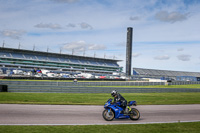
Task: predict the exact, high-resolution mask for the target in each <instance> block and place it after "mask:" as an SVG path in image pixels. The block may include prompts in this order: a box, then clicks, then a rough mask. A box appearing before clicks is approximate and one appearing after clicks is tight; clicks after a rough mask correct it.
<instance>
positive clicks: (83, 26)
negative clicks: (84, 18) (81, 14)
mask: <svg viewBox="0 0 200 133" xmlns="http://www.w3.org/2000/svg"><path fill="white" fill-rule="evenodd" d="M79 25H80V27H81V28H82V29H93V27H92V26H91V25H89V24H87V23H85V22H82V23H80V24H79Z"/></svg>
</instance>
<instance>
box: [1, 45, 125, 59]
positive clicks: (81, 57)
mask: <svg viewBox="0 0 200 133" xmlns="http://www.w3.org/2000/svg"><path fill="white" fill-rule="evenodd" d="M0 50H5V51H11V52H20V53H29V54H32V53H33V54H39V55H45V56H58V57H60V56H62V57H71V58H76V59H90V60H102V61H112V62H113V61H114V62H119V61H122V60H116V59H106V58H98V57H88V56H79V55H70V54H60V53H52V52H44V51H33V50H25V49H14V48H5V47H0Z"/></svg>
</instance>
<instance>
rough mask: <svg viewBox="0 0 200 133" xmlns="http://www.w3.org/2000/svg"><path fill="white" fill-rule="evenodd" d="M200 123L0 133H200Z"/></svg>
mask: <svg viewBox="0 0 200 133" xmlns="http://www.w3.org/2000/svg"><path fill="white" fill-rule="evenodd" d="M199 131H200V122H192V123H168V124H141V125H87V126H0V133H19V132H20V133H46V132H48V133H124V132H126V133H133V132H135V133H199Z"/></svg>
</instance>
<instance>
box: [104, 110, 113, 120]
mask: <svg viewBox="0 0 200 133" xmlns="http://www.w3.org/2000/svg"><path fill="white" fill-rule="evenodd" d="M102 116H103V118H104V119H105V120H106V121H112V120H113V119H114V118H115V114H114V112H113V111H112V110H110V112H108V110H107V109H106V110H104V111H103V113H102Z"/></svg>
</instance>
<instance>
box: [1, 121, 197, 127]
mask: <svg viewBox="0 0 200 133" xmlns="http://www.w3.org/2000/svg"><path fill="white" fill-rule="evenodd" d="M186 122H200V120H191V121H171V122H142V123H97V124H0V126H67V125H68V126H70V125H71V126H75V125H83V126H84V125H121V124H122V125H127V124H131V125H132V124H163V123H186Z"/></svg>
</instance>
